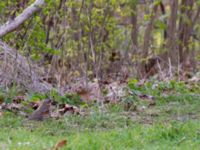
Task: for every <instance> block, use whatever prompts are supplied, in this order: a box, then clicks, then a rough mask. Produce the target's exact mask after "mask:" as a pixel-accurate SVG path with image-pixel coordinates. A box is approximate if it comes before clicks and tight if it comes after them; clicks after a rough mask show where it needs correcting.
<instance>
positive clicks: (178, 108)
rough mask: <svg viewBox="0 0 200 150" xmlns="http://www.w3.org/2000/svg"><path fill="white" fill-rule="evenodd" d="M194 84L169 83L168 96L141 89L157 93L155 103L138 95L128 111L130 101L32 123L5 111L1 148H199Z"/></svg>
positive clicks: (198, 113)
mask: <svg viewBox="0 0 200 150" xmlns="http://www.w3.org/2000/svg"><path fill="white" fill-rule="evenodd" d="M173 85H174V84H173ZM194 86H195V87H196V88H194V87H193V88H192V89H193V90H191V89H187V90H186V88H185V86H184V85H182V84H178V85H177V84H176V85H175V86H174V87H173V88H172V89H171V92H169V89H170V87H168V91H167V92H168V94H167V95H166V93H165V94H164V95H163V89H162V90H160V89H159V90H148V89H147V87H148V86H147V87H146V88H144V89H143V90H141V89H140V90H141V91H143V92H144V93H148V94H151V95H153V96H154V97H155V103H154V104H152V103H149V102H148V101H146V100H141V99H137V100H135V101H134V109H129V110H125V106H126V102H127V101H126V100H125V101H122V102H119V103H116V104H105V105H104V106H103V107H101V108H100V106H98V105H95V104H94V105H91V106H89V107H88V108H87V111H88V112H89V113H87V114H85V115H73V114H71V115H67V116H63V117H62V118H60V119H57V120H56V119H53V118H50V119H47V120H44V121H41V122H38V121H28V120H27V119H26V118H24V117H22V116H20V115H16V114H14V113H13V112H9V111H5V112H3V115H1V116H0V149H9V150H10V149H11V150H12V149H13V150H14V149H15V150H29V149H33V150H36V149H38V150H41V149H45V150H46V149H56V148H57V149H59V147H62V148H61V149H69V150H72V149H73V150H104V149H105V150H107V149H109V150H111V149H112V150H125V149H126V150H128V149H145V150H154V149H159V150H167V149H169V150H171V149H181V150H187V149H188V150H191V149H199V147H200V109H199V108H200V95H199V87H197V86H196V85H194ZM165 88H166V87H165ZM132 89H134V87H132ZM132 98H133V97H128V99H129V100H130V99H132Z"/></svg>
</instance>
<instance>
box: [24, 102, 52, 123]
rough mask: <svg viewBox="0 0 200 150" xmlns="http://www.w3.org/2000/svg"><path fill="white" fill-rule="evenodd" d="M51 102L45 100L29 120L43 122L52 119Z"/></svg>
mask: <svg viewBox="0 0 200 150" xmlns="http://www.w3.org/2000/svg"><path fill="white" fill-rule="evenodd" d="M50 106H51V100H50V99H45V100H43V101H42V102H41V104H40V106H39V107H38V108H37V109H36V110H35V111H34V112H33V113H32V114H31V115H30V116H29V117H28V119H29V120H35V121H42V120H44V119H45V118H48V117H50Z"/></svg>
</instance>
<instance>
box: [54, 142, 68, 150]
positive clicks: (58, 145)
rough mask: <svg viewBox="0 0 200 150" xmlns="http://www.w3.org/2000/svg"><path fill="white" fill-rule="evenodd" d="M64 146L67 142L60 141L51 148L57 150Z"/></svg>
mask: <svg viewBox="0 0 200 150" xmlns="http://www.w3.org/2000/svg"><path fill="white" fill-rule="evenodd" d="M66 144H67V140H61V141H59V142H58V143H57V144H56V145H55V146H54V147H53V150H59V149H60V148H62V147H64V146H65V145H66Z"/></svg>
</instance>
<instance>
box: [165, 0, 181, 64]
mask: <svg viewBox="0 0 200 150" xmlns="http://www.w3.org/2000/svg"><path fill="white" fill-rule="evenodd" d="M170 6H171V15H170V18H169V22H168V27H167V49H168V56H167V58H168V57H169V58H170V59H171V63H172V64H173V65H177V64H178V60H179V59H177V58H178V55H179V53H178V49H177V48H176V42H177V41H176V39H177V38H176V20H177V14H178V1H177V0H173V1H170ZM167 60H168V59H167Z"/></svg>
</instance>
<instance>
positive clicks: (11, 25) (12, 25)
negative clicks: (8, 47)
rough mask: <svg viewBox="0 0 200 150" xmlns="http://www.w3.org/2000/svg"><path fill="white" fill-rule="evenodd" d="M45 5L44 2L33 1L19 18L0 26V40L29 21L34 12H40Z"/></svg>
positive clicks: (40, 0)
mask: <svg viewBox="0 0 200 150" xmlns="http://www.w3.org/2000/svg"><path fill="white" fill-rule="evenodd" d="M44 4H45V1H44V0H35V2H34V3H33V4H32V5H30V6H29V7H27V8H26V9H25V10H24V11H23V12H22V13H21V14H20V15H19V16H17V17H16V18H14V19H13V20H11V21H8V22H7V23H5V24H4V25H2V26H0V38H2V37H3V36H5V35H6V34H8V33H10V32H12V31H14V30H16V29H17V28H18V27H19V26H20V25H21V24H23V23H24V22H25V21H26V20H27V19H29V18H30V17H31V16H32V15H33V14H34V13H35V12H37V11H38V10H40V8H41V7H42V5H44Z"/></svg>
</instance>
